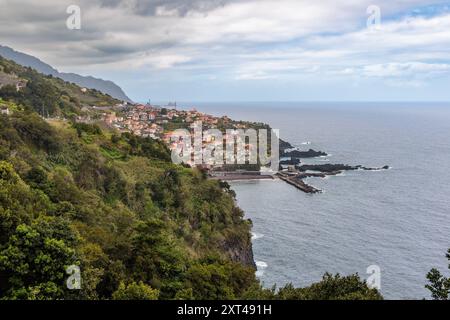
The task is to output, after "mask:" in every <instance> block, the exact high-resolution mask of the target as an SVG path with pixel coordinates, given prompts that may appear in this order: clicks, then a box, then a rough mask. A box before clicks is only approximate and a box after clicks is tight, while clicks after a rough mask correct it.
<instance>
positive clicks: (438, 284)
mask: <svg viewBox="0 0 450 320" xmlns="http://www.w3.org/2000/svg"><path fill="white" fill-rule="evenodd" d="M446 257H447V259H448V260H449V261H450V249H449V250H448V251H447V255H446ZM448 268H449V269H450V264H449V266H448ZM427 279H428V281H429V282H430V283H429V284H427V285H426V286H425V288H427V289H428V290H430V292H431V297H432V298H433V299H434V300H449V297H450V278H446V277H444V276H443V275H442V274H441V273H440V272H439V270H437V269H435V268H433V269H431V270H430V272H428V274H427Z"/></svg>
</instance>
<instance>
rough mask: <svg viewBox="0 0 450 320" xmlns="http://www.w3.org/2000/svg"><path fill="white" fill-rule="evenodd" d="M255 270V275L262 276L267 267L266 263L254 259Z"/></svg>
mask: <svg viewBox="0 0 450 320" xmlns="http://www.w3.org/2000/svg"><path fill="white" fill-rule="evenodd" d="M255 263H256V269H257V270H256V272H255V276H257V277H262V276H263V275H264V269H266V268H267V266H268V265H267V263H266V262H264V261H256V262H255Z"/></svg>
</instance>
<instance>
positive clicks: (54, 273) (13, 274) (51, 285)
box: [0, 218, 77, 299]
mask: <svg viewBox="0 0 450 320" xmlns="http://www.w3.org/2000/svg"><path fill="white" fill-rule="evenodd" d="M74 243H75V237H74V236H73V235H72V232H71V231H70V228H69V227H68V226H67V225H66V224H65V223H64V221H63V220H61V219H57V218H38V219H36V220H35V221H34V222H33V223H32V224H31V225H26V224H21V225H19V226H18V227H17V228H16V232H15V233H14V234H13V235H12V236H11V237H10V239H9V241H8V243H7V244H6V245H5V246H3V250H1V251H0V276H3V277H4V278H6V279H7V284H6V287H5V288H2V289H3V290H5V289H6V290H5V291H6V296H7V298H9V299H61V298H64V291H65V289H64V287H63V285H64V278H65V277H66V268H67V267H68V266H70V265H74V264H77V261H76V259H75V251H74V250H73V249H72V248H71V247H70V246H71V245H74ZM3 290H2V291H1V292H2V293H3Z"/></svg>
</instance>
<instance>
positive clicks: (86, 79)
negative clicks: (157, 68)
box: [0, 45, 133, 102]
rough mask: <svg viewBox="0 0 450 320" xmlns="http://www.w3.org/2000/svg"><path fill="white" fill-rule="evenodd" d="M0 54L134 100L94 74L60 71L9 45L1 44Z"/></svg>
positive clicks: (110, 93) (34, 67)
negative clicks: (83, 74)
mask: <svg viewBox="0 0 450 320" xmlns="http://www.w3.org/2000/svg"><path fill="white" fill-rule="evenodd" d="M0 56H3V57H4V58H6V59H9V60H12V61H14V62H16V63H17V64H20V65H22V66H25V67H31V68H33V69H35V70H36V71H38V72H40V73H43V74H46V75H52V76H54V77H58V78H60V79H62V80H64V81H67V82H72V83H75V84H77V85H79V86H81V87H86V88H89V89H96V90H99V91H101V92H103V93H106V94H109V95H110V96H111V97H113V98H116V99H118V100H121V101H126V102H133V101H132V100H131V99H130V98H129V97H128V96H127V95H126V93H125V92H124V91H123V89H122V88H121V87H120V86H118V85H117V84H115V83H114V82H112V81H110V80H104V79H99V78H95V77H93V76H82V75H79V74H76V73H66V72H60V71H58V70H57V69H55V68H54V67H52V66H51V65H49V64H47V63H45V62H43V61H42V60H40V59H39V58H37V57H34V56H32V55H29V54H26V53H23V52H20V51H16V50H14V49H12V48H10V47H7V46H2V45H0Z"/></svg>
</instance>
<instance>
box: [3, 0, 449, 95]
mask: <svg viewBox="0 0 450 320" xmlns="http://www.w3.org/2000/svg"><path fill="white" fill-rule="evenodd" d="M70 5H77V6H79V8H80V10H81V11H80V13H81V15H80V18H81V19H80V21H81V28H80V29H70V28H68V27H67V20H68V18H70V16H71V14H68V13H67V8H68V7H69V6H70ZM378 13H379V15H378ZM378 17H379V19H378ZM71 21H72V20H71ZM0 44H2V45H6V46H10V47H12V48H13V49H15V50H18V51H21V52H25V53H28V54H31V55H33V56H36V57H38V58H40V59H41V60H43V61H44V62H47V63H49V64H51V65H52V66H53V67H55V68H57V69H58V70H59V71H63V72H75V73H79V74H82V75H92V76H96V77H101V78H104V79H108V80H112V81H114V82H116V83H117V84H118V85H120V86H121V87H122V88H123V89H124V90H125V91H126V93H127V94H128V95H129V96H130V98H132V99H133V100H134V101H140V102H146V101H148V100H151V101H199V102H200V101H450V1H426V0H408V1H407V0H398V1H395V0H394V1H393V0H370V1H366V0H340V1H339V0H338V1H337V0H334V1H332V0H322V1H311V0H308V1H306V0H148V1H146V0H139V1H137V0H40V1H35V0H0Z"/></svg>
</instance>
